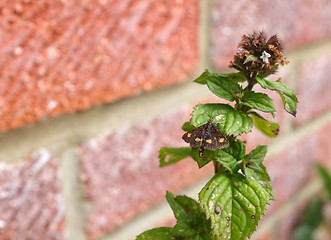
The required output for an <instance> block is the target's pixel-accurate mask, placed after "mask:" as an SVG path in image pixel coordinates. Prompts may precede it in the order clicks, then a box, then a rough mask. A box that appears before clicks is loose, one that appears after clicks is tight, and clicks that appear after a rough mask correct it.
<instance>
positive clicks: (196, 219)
mask: <svg viewBox="0 0 331 240" xmlns="http://www.w3.org/2000/svg"><path fill="white" fill-rule="evenodd" d="M166 198H167V201H168V202H169V204H170V207H171V208H172V210H173V212H174V215H175V217H176V219H177V224H176V226H175V227H174V228H173V232H172V233H173V235H174V236H175V237H193V236H197V235H198V236H199V235H200V234H205V235H209V236H211V225H210V221H209V220H207V218H206V214H205V213H204V211H203V209H202V208H201V207H200V205H199V203H198V202H197V201H195V200H194V199H192V198H189V197H187V196H176V198H175V197H174V195H173V194H172V193H170V192H167V195H166ZM197 239H199V238H197ZM207 239H208V238H207Z"/></svg>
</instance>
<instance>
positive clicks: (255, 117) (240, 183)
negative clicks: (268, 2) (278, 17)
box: [137, 32, 298, 240]
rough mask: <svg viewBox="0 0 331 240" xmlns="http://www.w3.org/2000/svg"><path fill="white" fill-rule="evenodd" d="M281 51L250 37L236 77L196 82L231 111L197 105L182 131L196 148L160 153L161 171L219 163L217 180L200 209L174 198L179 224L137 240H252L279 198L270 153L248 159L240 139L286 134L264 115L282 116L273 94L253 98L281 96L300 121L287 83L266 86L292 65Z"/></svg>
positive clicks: (238, 57)
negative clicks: (267, 161) (255, 133)
mask: <svg viewBox="0 0 331 240" xmlns="http://www.w3.org/2000/svg"><path fill="white" fill-rule="evenodd" d="M282 51H283V46H282V43H281V41H280V40H279V38H278V37H277V35H274V36H272V37H270V38H269V39H267V36H266V34H265V33H264V32H260V33H256V32H254V33H253V34H251V35H244V36H243V37H242V40H241V42H240V43H239V44H238V49H237V53H236V54H235V55H234V59H233V61H231V62H230V67H231V68H234V69H236V70H237V72H233V73H228V74H221V73H215V72H212V71H209V70H206V71H205V72H203V73H202V74H201V76H199V77H198V78H197V79H195V80H194V82H196V83H198V84H201V85H207V87H208V88H209V90H210V91H211V92H212V93H214V94H215V95H216V96H217V97H219V98H221V99H224V100H227V101H229V102H230V103H229V104H223V103H207V104H198V105H196V106H195V107H194V110H193V112H192V114H191V116H192V117H191V119H190V120H189V121H188V122H185V123H184V124H183V127H182V129H183V130H184V131H186V133H185V134H184V136H183V139H184V140H185V141H186V142H188V143H189V144H190V147H180V148H167V147H164V148H161V150H160V152H159V153H160V154H159V159H160V167H166V166H169V165H172V164H175V163H176V162H178V161H180V160H182V159H184V158H188V157H190V158H192V159H193V160H194V161H196V162H197V164H198V166H199V168H202V167H204V166H205V165H206V164H208V163H210V162H212V163H213V164H214V168H215V175H214V176H213V177H212V178H211V179H210V181H209V182H208V183H207V184H206V185H205V186H204V187H203V188H202V189H201V191H200V193H199V200H198V201H195V200H194V199H191V198H189V197H187V196H176V197H175V196H174V195H173V194H172V193H170V192H167V194H166V198H167V201H168V202H169V204H170V206H171V208H172V210H173V212H174V215H175V217H176V219H177V224H176V225H175V226H174V227H173V228H171V227H161V228H155V229H152V230H149V231H146V232H144V233H142V234H140V235H139V236H137V240H151V239H153V240H163V239H164V240H168V239H176V240H177V239H194V240H198V239H203V240H208V239H234V240H242V239H246V238H247V237H250V236H251V235H252V233H253V232H254V231H255V229H256V227H257V225H258V222H259V220H260V218H261V215H264V214H265V212H266V205H267V204H269V201H270V200H273V199H274V193H273V189H272V185H271V183H270V178H269V175H268V173H267V171H266V168H265V166H264V165H263V160H264V158H265V156H266V153H267V146H261V145H258V146H257V147H256V148H255V149H254V150H252V151H251V152H249V153H246V146H245V143H244V142H243V141H241V140H240V139H238V136H240V135H241V134H243V133H249V132H251V130H252V127H253V125H255V127H256V128H257V129H258V130H260V131H261V132H262V133H264V134H265V135H267V136H269V137H276V136H277V134H278V132H279V124H278V123H276V122H273V121H270V120H267V119H266V118H264V117H263V116H262V115H261V114H260V112H265V113H270V115H271V116H274V115H275V111H276V110H275V106H274V104H273V101H272V99H271V98H270V97H269V96H268V95H267V94H265V93H261V92H256V91H253V87H254V86H255V85H256V84H258V85H260V86H261V87H262V88H265V89H269V90H271V91H276V92H277V93H278V94H279V95H280V97H281V99H282V101H283V104H284V108H285V110H286V111H287V112H288V113H290V114H292V115H293V116H295V115H296V109H297V103H298V100H297V97H296V94H295V93H294V92H293V91H292V90H291V89H290V88H289V87H287V86H286V85H285V84H284V83H282V82H281V81H270V80H267V79H266V78H267V77H268V76H270V75H271V74H274V73H276V71H277V70H278V68H279V66H280V65H282V66H283V65H285V64H287V63H288V61H287V60H286V59H285V58H284V56H283V53H282Z"/></svg>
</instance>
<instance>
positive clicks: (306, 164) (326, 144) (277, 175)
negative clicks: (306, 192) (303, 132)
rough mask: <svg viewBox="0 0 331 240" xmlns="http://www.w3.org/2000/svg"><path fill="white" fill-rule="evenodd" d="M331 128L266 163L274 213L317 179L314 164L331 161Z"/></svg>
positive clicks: (302, 141) (321, 131)
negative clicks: (272, 190)
mask: <svg viewBox="0 0 331 240" xmlns="http://www.w3.org/2000/svg"><path fill="white" fill-rule="evenodd" d="M330 134H331V125H330V124H329V125H327V126H324V127H323V128H321V129H319V130H318V131H316V132H312V133H311V134H309V135H308V136H306V137H305V138H304V139H302V140H301V141H300V142H298V143H297V144H295V145H294V146H289V148H288V149H287V150H286V151H284V152H282V153H280V154H279V156H277V157H274V158H272V159H268V160H267V162H266V165H267V170H268V172H269V175H270V178H271V183H272V184H273V188H274V192H275V197H276V201H273V202H272V204H271V211H273V210H275V209H276V208H277V207H278V206H280V205H282V204H283V203H285V202H286V201H288V200H289V199H290V198H292V197H293V196H294V195H295V194H296V193H297V192H298V191H299V190H300V189H302V188H303V187H304V186H305V185H306V184H307V183H309V181H311V179H312V177H313V176H314V175H315V168H314V163H315V162H320V163H322V164H326V165H327V164H328V163H329V162H330V160H331V150H330V141H329V136H330Z"/></svg>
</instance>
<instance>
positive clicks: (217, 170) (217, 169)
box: [213, 160, 223, 174]
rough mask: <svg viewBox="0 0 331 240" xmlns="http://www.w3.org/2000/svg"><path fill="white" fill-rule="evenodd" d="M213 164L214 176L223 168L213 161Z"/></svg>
mask: <svg viewBox="0 0 331 240" xmlns="http://www.w3.org/2000/svg"><path fill="white" fill-rule="evenodd" d="M213 163H214V169H215V174H216V173H218V172H219V171H220V170H221V169H222V168H223V166H222V164H221V163H219V162H217V161H215V160H214V161H213Z"/></svg>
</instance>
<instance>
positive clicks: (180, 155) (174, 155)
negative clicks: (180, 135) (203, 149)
mask: <svg viewBox="0 0 331 240" xmlns="http://www.w3.org/2000/svg"><path fill="white" fill-rule="evenodd" d="M191 156H192V154H191V148H190V147H182V148H167V147H163V148H161V149H160V151H159V159H160V167H166V166H169V165H172V164H174V163H176V162H179V161H180V160H182V159H184V158H187V157H191Z"/></svg>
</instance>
